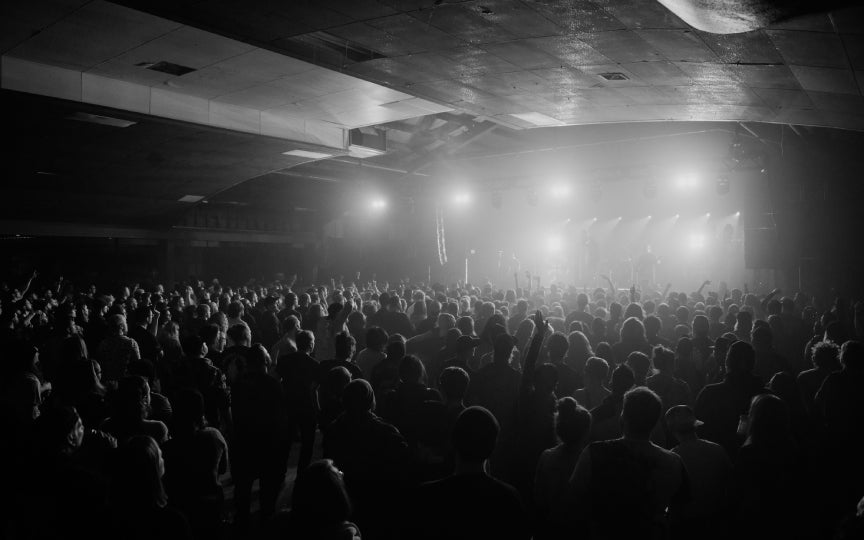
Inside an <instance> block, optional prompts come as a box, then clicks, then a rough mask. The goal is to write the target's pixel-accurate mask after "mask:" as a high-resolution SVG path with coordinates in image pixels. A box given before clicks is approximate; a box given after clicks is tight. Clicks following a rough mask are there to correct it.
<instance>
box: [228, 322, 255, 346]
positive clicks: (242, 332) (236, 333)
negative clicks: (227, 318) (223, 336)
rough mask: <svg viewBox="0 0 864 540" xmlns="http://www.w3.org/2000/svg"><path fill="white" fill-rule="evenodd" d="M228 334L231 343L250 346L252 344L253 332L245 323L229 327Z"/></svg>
mask: <svg viewBox="0 0 864 540" xmlns="http://www.w3.org/2000/svg"><path fill="white" fill-rule="evenodd" d="M227 335H228V343H229V345H237V346H240V347H248V346H249V345H251V344H252V333H251V332H250V331H249V327H248V326H246V325H245V324H235V325H234V326H232V327H231V328H229V329H228V334H227Z"/></svg>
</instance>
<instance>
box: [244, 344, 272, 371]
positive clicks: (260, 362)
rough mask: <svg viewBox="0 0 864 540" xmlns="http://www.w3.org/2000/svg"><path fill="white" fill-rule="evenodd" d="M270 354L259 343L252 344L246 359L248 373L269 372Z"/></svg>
mask: <svg viewBox="0 0 864 540" xmlns="http://www.w3.org/2000/svg"><path fill="white" fill-rule="evenodd" d="M270 364H271V362H270V353H268V352H267V349H266V348H264V345H261V344H260V343H253V344H252V347H250V348H249V354H248V355H247V357H246V368H247V369H248V370H249V372H250V373H267V372H268V371H269V370H270Z"/></svg>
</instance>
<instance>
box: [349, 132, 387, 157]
mask: <svg viewBox="0 0 864 540" xmlns="http://www.w3.org/2000/svg"><path fill="white" fill-rule="evenodd" d="M386 152H387V132H386V131H384V130H383V129H375V128H357V129H352V130H350V131H349V132H348V155H349V156H351V157H356V158H367V157H373V156H380V155H382V154H385V153H386Z"/></svg>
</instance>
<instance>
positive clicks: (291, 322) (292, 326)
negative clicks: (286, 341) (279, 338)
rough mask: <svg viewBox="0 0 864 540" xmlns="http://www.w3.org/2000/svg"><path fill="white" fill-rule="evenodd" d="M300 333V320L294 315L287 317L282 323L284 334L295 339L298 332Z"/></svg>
mask: <svg viewBox="0 0 864 540" xmlns="http://www.w3.org/2000/svg"><path fill="white" fill-rule="evenodd" d="M299 331H300V319H298V318H297V317H295V316H294V315H288V316H287V317H285V320H284V321H282V333H283V334H288V335H289V336H290V337H292V338H293V337H295V336H296V335H297V332H299Z"/></svg>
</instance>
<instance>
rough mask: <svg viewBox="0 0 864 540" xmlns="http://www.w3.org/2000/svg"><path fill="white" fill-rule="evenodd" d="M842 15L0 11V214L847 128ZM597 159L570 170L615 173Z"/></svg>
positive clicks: (486, 7)
mask: <svg viewBox="0 0 864 540" xmlns="http://www.w3.org/2000/svg"><path fill="white" fill-rule="evenodd" d="M851 4H854V3H851V2H845V1H843V0H831V1H828V2H815V1H814V2H795V3H793V4H789V3H784V2H776V1H773V0H764V1H759V0H755V1H751V0H748V1H739V0H724V1H723V2H704V1H701V0H662V1H653V0H464V1H463V0H292V1H290V2H271V1H268V0H247V1H245V2H243V3H237V2H229V1H227V0H215V1H212V0H211V1H207V2H204V1H199V0H171V1H168V0H147V1H145V0H117V1H115V2H107V1H105V0H95V1H84V0H41V1H25V0H10V1H7V2H4V3H3V4H2V6H0V53H2V71H0V78H2V85H3V88H4V90H3V91H2V93H0V99H2V106H3V110H4V113H5V114H6V117H5V118H7V119H8V121H7V125H10V126H15V127H14V130H15V133H16V134H17V137H16V140H15V143H14V144H13V146H12V147H11V148H12V149H13V151H12V152H9V155H10V156H11V159H10V160H9V161H10V163H11V165H10V167H11V169H12V170H13V171H14V173H15V174H14V176H15V177H14V179H13V180H11V181H7V182H6V184H5V185H4V195H7V194H9V196H6V197H4V202H3V203H2V210H3V211H4V212H6V215H7V216H13V217H28V216H30V217H34V218H41V217H42V216H49V215H50V217H51V219H54V220H69V221H89V222H110V223H128V224H135V225H147V226H157V225H158V226H163V225H168V224H171V223H173V222H176V221H177V220H178V216H180V215H182V214H183V213H184V212H186V211H187V210H188V209H189V208H190V206H192V205H194V204H196V203H191V202H183V201H181V200H180V199H182V198H183V197H184V196H186V195H194V196H195V197H203V200H202V201H201V202H199V203H197V204H202V203H203V202H206V201H212V202H214V203H217V204H218V203H223V204H247V203H249V202H250V201H252V202H256V201H257V203H264V205H265V206H270V207H281V206H283V205H284V207H285V208H292V207H302V208H309V207H316V206H317V207H321V206H322V204H321V203H320V201H322V200H328V199H329V198H330V197H331V196H332V194H333V193H334V192H335V191H339V186H340V185H341V186H344V185H346V184H349V183H352V182H353V183H356V182H357V181H358V180H361V181H368V182H371V183H376V182H377V183H378V184H380V185H382V186H384V187H385V188H387V189H397V188H399V189H402V191H403V192H405V193H409V192H411V190H413V193H417V192H422V191H423V190H424V189H425V187H428V186H427V184H434V182H433V180H435V177H436V175H438V174H440V173H441V172H442V171H445V173H446V172H447V171H453V170H455V169H458V171H459V172H461V173H462V174H465V175H469V176H471V175H476V176H478V177H484V176H485V177H487V178H491V177H501V176H506V175H519V174H523V171H530V169H531V167H532V166H533V164H534V163H537V161H532V160H531V159H527V158H526V157H525V156H526V155H527V154H528V153H530V152H541V153H544V154H543V155H542V156H541V157H540V158H538V159H539V160H540V161H539V162H542V163H546V164H548V163H550V159H551V161H552V162H554V163H555V164H556V166H559V167H560V168H561V169H562V170H564V169H566V167H567V166H568V163H572V161H573V157H572V155H571V156H570V157H569V158H567V156H568V155H569V154H572V153H573V152H572V149H573V148H577V147H580V148H581V147H584V144H585V142H586V141H591V140H600V141H602V140H608V141H615V140H624V139H632V138H637V139H638V138H640V137H641V138H647V139H652V138H655V137H661V138H662V137H667V136H670V137H679V136H681V134H682V133H684V134H686V133H690V132H699V131H702V132H710V133H711V134H712V135H711V136H710V137H711V138H712V140H714V141H715V143H716V144H719V145H720V147H723V145H725V144H727V142H726V141H728V139H729V137H730V136H731V134H733V133H734V132H736V131H740V129H739V128H738V127H736V125H737V124H738V123H741V124H745V125H746V126H747V127H748V129H752V130H755V132H756V133H755V135H754V134H748V135H747V136H748V138H749V139H750V140H751V141H758V139H759V137H761V136H762V134H764V135H765V136H766V137H767V138H768V139H771V138H772V137H774V136H775V135H776V133H777V132H776V130H779V129H780V127H779V126H776V129H775V128H772V127H771V126H766V124H779V125H792V126H806V127H805V128H802V129H801V130H799V132H800V133H802V134H803V135H804V136H815V135H814V134H815V133H816V131H811V130H818V128H820V127H825V128H840V129H842V130H854V131H864V96H862V86H864V7H855V6H854V5H852V7H847V6H849V5H851ZM718 6H719V7H720V8H722V9H715V8H717V7H718ZM748 6H749V7H748ZM754 6H755V7H754ZM778 6H779V7H778ZM790 6H791V7H790ZM751 8H752V9H751ZM757 8H758V9H757ZM747 9H751V11H747ZM754 10H755V11H754ZM742 29H743V30H747V31H743V32H742V31H741V30H742ZM158 62H170V63H172V64H175V65H178V66H181V67H185V68H188V69H190V70H191V71H189V72H188V73H185V74H184V73H165V72H162V71H157V70H154V69H152V68H153V67H155V66H154V64H156V63H158ZM79 113H84V114H86V115H90V117H88V118H89V120H88V121H81V118H80V117H76V115H78V114H79ZM94 116H95V117H108V118H109V120H110V119H116V120H121V121H122V120H126V121H129V122H134V123H133V124H131V125H129V127H125V128H118V127H113V126H111V125H105V124H104V122H103V123H99V121H98V118H96V123H94V122H93V120H94ZM74 118H77V120H76V119H74ZM683 121H686V123H683V124H682V123H677V124H676V123H675V122H683ZM670 122H671V123H670ZM109 123H110V122H109ZM365 126H377V127H378V128H380V129H383V130H385V131H386V132H387V135H388V146H389V152H388V153H387V154H386V155H383V156H379V157H372V158H368V159H365V160H360V159H356V158H353V157H351V149H350V148H349V145H348V130H349V129H352V128H358V127H365ZM834 131H836V130H834ZM838 133H839V132H838ZM634 134H635V135H634ZM850 137H851V138H852V139H854V140H855V141H856V143H857V140H858V136H857V135H855V136H852V135H851V134H850ZM760 144H763V143H760ZM631 147H632V148H634V149H635V146H632V145H631ZM610 148H612V150H609V151H606V152H605V153H602V152H590V151H585V152H584V154H585V155H590V156H589V157H592V158H593V159H594V160H595V161H598V162H600V161H603V160H604V159H605V160H607V161H608V160H610V159H611V160H612V161H615V151H616V149H617V150H620V147H610ZM645 148H648V150H646V149H645ZM645 148H643V149H642V150H640V151H639V152H636V151H635V150H634V154H633V155H636V154H640V155H641V154H645V153H650V147H648V146H646V147H645ZM291 150H300V151H301V152H304V151H305V152H313V154H310V155H312V156H316V155H317V157H308V155H307V157H299V156H285V155H283V152H286V151H291ZM553 154H555V155H557V156H558V157H554V158H550V156H551V155H553ZM562 156H563V157H562ZM328 157H329V159H327V158H328ZM322 158H323V159H322ZM568 159H569V160H570V161H568ZM633 159H634V160H635V159H636V158H633ZM424 186H425V187H424Z"/></svg>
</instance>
